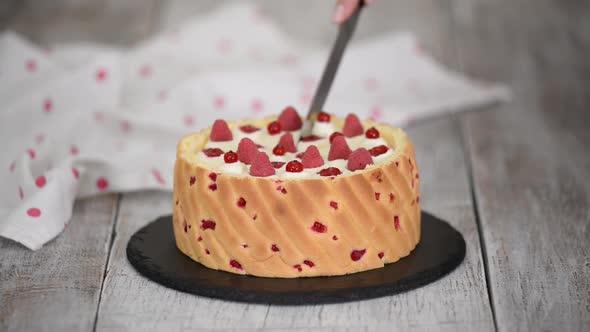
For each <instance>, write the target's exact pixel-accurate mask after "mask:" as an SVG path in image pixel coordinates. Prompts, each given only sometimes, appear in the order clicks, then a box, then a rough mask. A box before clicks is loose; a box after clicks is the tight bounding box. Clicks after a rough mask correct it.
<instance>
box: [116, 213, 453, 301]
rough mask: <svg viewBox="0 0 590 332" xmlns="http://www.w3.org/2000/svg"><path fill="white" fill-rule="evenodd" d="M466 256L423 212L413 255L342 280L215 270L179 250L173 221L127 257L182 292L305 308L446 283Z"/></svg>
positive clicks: (147, 235)
mask: <svg viewBox="0 0 590 332" xmlns="http://www.w3.org/2000/svg"><path fill="white" fill-rule="evenodd" d="M464 257H465V241H464V240H463V236H462V235H461V234H460V233H459V232H458V231H457V230H455V229H454V228H453V227H451V226H450V225H449V224H447V223H446V222H444V221H442V220H440V219H438V218H436V217H434V216H433V215H431V214H429V213H426V212H422V238H421V240H420V244H419V245H418V246H417V247H416V249H414V251H412V253H411V254H410V255H409V256H408V257H405V258H402V259H401V260H399V261H398V262H395V263H393V264H388V265H386V266H385V267H384V268H381V269H376V270H371V271H366V272H360V273H355V274H349V275H346V276H338V277H314V278H295V279H281V278H260V277H253V276H244V275H238V274H233V273H228V272H223V271H217V270H211V269H209V268H207V267H205V266H203V265H201V264H199V263H197V262H195V261H193V260H191V259H190V258H188V257H187V256H185V255H184V254H183V253H182V252H180V250H178V249H177V248H176V244H175V241H174V234H173V230H172V216H164V217H160V218H158V219H156V220H155V221H153V222H152V223H150V224H148V225H147V226H145V227H143V228H142V229H140V230H139V231H138V232H137V233H135V234H134V235H133V236H132V237H131V239H130V240H129V243H128V244H127V258H128V259H129V262H131V265H133V266H134V267H135V269H136V270H137V271H139V272H140V273H141V274H143V275H144V276H146V277H147V278H149V279H151V280H153V281H155V282H157V283H159V284H161V285H164V286H166V287H169V288H172V289H176V290H179V291H182V292H187V293H192V294H196V295H201V296H206V297H211V298H217V299H223V300H231V301H238V302H248V303H265V304H279V305H305V304H321V303H339V302H348V301H357V300H362V299H370V298H376V297H381V296H387V295H393V294H397V293H400V292H405V291H409V290H412V289H415V288H418V287H420V286H423V285H426V284H428V283H431V282H433V281H435V280H438V279H440V278H442V277H443V276H444V275H446V274H447V273H449V272H451V271H452V270H454V269H455V268H456V267H457V266H459V264H461V262H462V261H463V258H464Z"/></svg>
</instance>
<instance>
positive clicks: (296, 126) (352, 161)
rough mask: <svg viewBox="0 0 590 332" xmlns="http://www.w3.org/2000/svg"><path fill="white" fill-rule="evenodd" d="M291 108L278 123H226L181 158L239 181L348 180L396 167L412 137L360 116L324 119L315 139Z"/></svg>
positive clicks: (187, 147) (186, 142) (191, 141)
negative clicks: (305, 133) (362, 173)
mask: <svg viewBox="0 0 590 332" xmlns="http://www.w3.org/2000/svg"><path fill="white" fill-rule="evenodd" d="M306 124H307V123H304V122H303V121H302V119H301V118H300V116H299V115H298V114H297V111H296V110H295V109H294V108H292V107H287V108H285V110H283V111H282V112H281V114H280V115H279V116H278V117H276V116H274V117H268V118H265V119H260V120H244V121H237V122H229V123H227V122H225V121H224V120H216V121H215V123H214V124H213V126H212V127H211V128H208V129H204V130H202V131H201V132H199V133H195V134H191V135H187V136H185V137H184V138H183V139H182V140H181V142H180V144H179V146H178V157H182V158H186V159H187V160H188V161H190V162H191V163H194V164H197V165H199V166H201V167H204V168H206V169H208V170H211V171H214V172H216V173H221V174H229V175H234V176H252V177H264V178H272V179H275V180H276V179H281V180H289V179H314V178H325V177H334V176H346V175H349V174H352V173H354V172H360V171H363V170H368V169H371V168H374V167H378V166H379V165H382V164H384V163H387V162H391V161H393V160H394V159H395V156H396V155H397V153H396V149H399V148H400V147H401V146H402V145H403V144H405V141H406V139H407V138H406V136H405V134H404V133H403V132H402V131H401V130H399V129H395V128H392V127H390V126H387V125H379V124H376V123H374V122H373V121H371V120H367V121H364V122H361V121H360V120H359V119H358V117H357V116H356V115H354V114H349V115H348V116H346V118H345V119H341V118H338V117H336V116H334V115H331V114H328V113H324V112H322V113H319V114H318V115H317V121H316V122H315V124H314V126H313V129H312V133H311V135H309V136H307V137H301V132H302V126H304V125H306Z"/></svg>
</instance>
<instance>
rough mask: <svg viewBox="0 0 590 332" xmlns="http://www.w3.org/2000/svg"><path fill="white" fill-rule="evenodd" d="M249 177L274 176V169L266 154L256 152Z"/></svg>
mask: <svg viewBox="0 0 590 332" xmlns="http://www.w3.org/2000/svg"><path fill="white" fill-rule="evenodd" d="M250 175H252V176H259V177H265V176H271V175H275V169H274V167H272V164H271V163H270V159H268V155H267V154H266V153H264V152H258V154H257V155H256V157H254V160H253V161H252V166H250Z"/></svg>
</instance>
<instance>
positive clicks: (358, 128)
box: [342, 113, 364, 137]
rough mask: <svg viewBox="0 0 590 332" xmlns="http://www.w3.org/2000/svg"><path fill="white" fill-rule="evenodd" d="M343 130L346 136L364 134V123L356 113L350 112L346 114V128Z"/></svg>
mask: <svg viewBox="0 0 590 332" xmlns="http://www.w3.org/2000/svg"><path fill="white" fill-rule="evenodd" d="M342 132H343V133H344V136H346V137H354V136H358V135H362V134H363V132H364V130H363V125H362V124H361V121H360V120H359V118H358V117H357V116H356V115H354V114H352V113H350V114H348V115H347V116H346V119H344V128H343V129H342Z"/></svg>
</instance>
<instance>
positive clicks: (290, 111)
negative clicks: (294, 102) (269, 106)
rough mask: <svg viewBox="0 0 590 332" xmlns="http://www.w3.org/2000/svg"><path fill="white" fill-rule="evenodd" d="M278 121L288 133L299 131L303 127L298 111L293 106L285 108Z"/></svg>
mask: <svg viewBox="0 0 590 332" xmlns="http://www.w3.org/2000/svg"><path fill="white" fill-rule="evenodd" d="M278 121H279V123H280V124H281V127H282V128H283V130H287V131H293V130H299V129H300V128H301V126H302V125H303V123H302V121H301V118H300V117H299V114H297V111H296V110H295V108H294V107H292V106H289V107H287V108H285V109H284V110H283V111H282V112H281V115H279V119H278Z"/></svg>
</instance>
